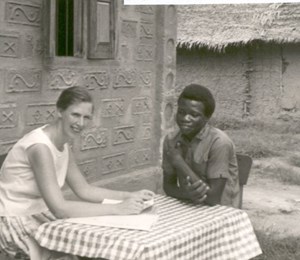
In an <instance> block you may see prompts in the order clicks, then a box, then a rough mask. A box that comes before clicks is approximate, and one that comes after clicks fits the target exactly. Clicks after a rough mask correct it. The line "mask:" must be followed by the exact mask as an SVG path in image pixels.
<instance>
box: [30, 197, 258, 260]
mask: <svg viewBox="0 0 300 260" xmlns="http://www.w3.org/2000/svg"><path fill="white" fill-rule="evenodd" d="M155 204H156V207H157V210H158V214H159V220H158V222H157V224H156V225H155V226H154V227H153V229H152V230H151V231H150V232H148V231H138V230H126V229H118V228H110V227H99V226H91V225H84V224H74V223H68V222H64V221H63V220H58V221H54V222H50V223H45V224H43V225H41V226H40V227H39V229H38V231H37V233H36V235H35V238H36V240H37V241H38V243H39V244H40V245H41V246H43V247H46V248H48V249H51V250H55V251H61V252H65V253H70V254H75V255H79V256H86V257H102V258H106V259H110V260H155V259H159V260H168V259H170V260H176V259H178V260H188V259H193V260H205V259H207V260H243V259H251V258H252V257H255V256H257V255H259V254H261V249H260V246H259V244H258V242H257V239H256V236H255V234H254V231H253V227H252V225H251V222H250V220H249V218H248V215H247V214H246V213H245V212H244V211H242V210H238V209H233V208H229V207H224V206H214V207H208V206H195V205H192V204H189V203H186V202H182V201H179V200H176V199H173V198H170V197H166V196H162V195H157V196H156V198H155Z"/></svg>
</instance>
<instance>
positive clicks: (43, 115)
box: [26, 103, 56, 125]
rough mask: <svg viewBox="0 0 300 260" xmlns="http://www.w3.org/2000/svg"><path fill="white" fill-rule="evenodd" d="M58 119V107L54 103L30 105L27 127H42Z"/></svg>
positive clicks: (27, 112) (27, 113)
mask: <svg viewBox="0 0 300 260" xmlns="http://www.w3.org/2000/svg"><path fill="white" fill-rule="evenodd" d="M55 119H56V105H55V104H53V103H37V104H36V103H35V104H29V105H28V106H27V111H26V124H27V125H42V124H47V123H50V122H52V121H53V120H55Z"/></svg>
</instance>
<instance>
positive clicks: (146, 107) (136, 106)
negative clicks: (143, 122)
mask: <svg viewBox="0 0 300 260" xmlns="http://www.w3.org/2000/svg"><path fill="white" fill-rule="evenodd" d="M131 104H132V114H134V115H139V114H147V113H151V109H152V101H151V99H150V98H149V97H138V98H133V99H132V101H131Z"/></svg>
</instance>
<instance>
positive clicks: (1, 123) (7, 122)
mask: <svg viewBox="0 0 300 260" xmlns="http://www.w3.org/2000/svg"><path fill="white" fill-rule="evenodd" d="M16 126H17V105H16V104H15V103H9V104H0V129H1V128H13V127H16Z"/></svg>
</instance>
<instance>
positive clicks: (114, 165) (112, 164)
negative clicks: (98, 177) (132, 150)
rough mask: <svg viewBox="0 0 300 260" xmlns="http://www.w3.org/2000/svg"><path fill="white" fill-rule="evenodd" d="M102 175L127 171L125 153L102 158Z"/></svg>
mask: <svg viewBox="0 0 300 260" xmlns="http://www.w3.org/2000/svg"><path fill="white" fill-rule="evenodd" d="M101 167H102V173H103V174H108V173H112V172H117V171H121V170H125V169H126V155H125V153H117V154H112V155H108V156H104V157H102V164H101Z"/></svg>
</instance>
